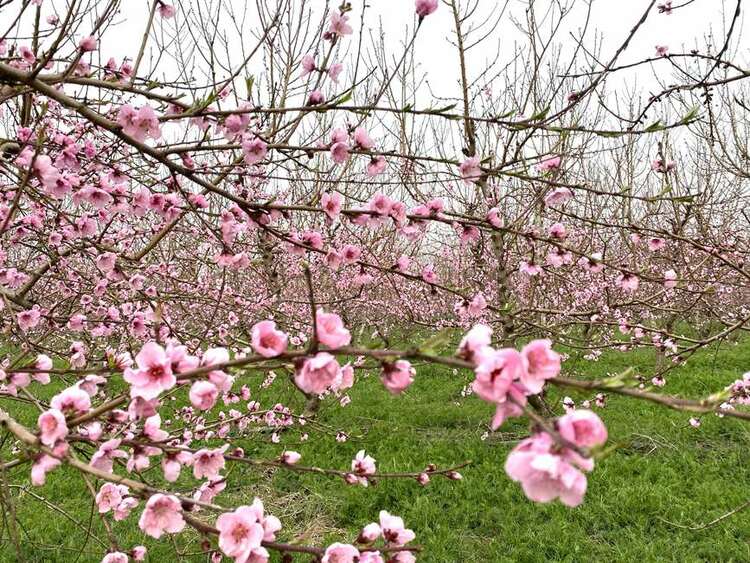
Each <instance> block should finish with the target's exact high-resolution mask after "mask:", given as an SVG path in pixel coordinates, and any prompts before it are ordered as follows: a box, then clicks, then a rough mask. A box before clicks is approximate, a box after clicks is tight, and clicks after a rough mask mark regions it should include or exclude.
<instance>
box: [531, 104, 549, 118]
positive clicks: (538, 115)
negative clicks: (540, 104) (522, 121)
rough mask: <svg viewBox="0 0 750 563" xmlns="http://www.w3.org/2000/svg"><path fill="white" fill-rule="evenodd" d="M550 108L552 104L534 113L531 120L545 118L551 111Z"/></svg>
mask: <svg viewBox="0 0 750 563" xmlns="http://www.w3.org/2000/svg"><path fill="white" fill-rule="evenodd" d="M549 108H550V106H547V107H546V108H544V109H543V110H541V111H538V112H536V113H535V114H534V115H532V116H531V117H530V118H529V121H539V120H541V119H544V118H545V117H547V114H548V113H549Z"/></svg>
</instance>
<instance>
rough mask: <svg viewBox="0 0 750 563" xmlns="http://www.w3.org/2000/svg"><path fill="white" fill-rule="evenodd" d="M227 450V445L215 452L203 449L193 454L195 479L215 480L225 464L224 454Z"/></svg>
mask: <svg viewBox="0 0 750 563" xmlns="http://www.w3.org/2000/svg"><path fill="white" fill-rule="evenodd" d="M228 448H229V445H228V444H225V445H224V446H222V447H221V448H217V449H215V450H209V449H207V448H203V449H200V450H198V451H197V452H195V453H194V454H193V475H194V476H195V478H196V479H204V478H205V479H211V480H214V479H216V478H217V477H218V476H219V472H220V471H221V470H222V469H224V465H225V464H226V460H225V459H224V453H225V452H226V451H227V449H228Z"/></svg>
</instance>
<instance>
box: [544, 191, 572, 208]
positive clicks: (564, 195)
mask: <svg viewBox="0 0 750 563" xmlns="http://www.w3.org/2000/svg"><path fill="white" fill-rule="evenodd" d="M572 197H573V192H571V191H570V189H569V188H565V187H561V188H555V189H554V190H552V191H551V192H550V193H548V194H547V195H546V196H545V198H544V205H546V206H547V207H553V206H555V205H562V204H563V203H565V202H566V201H568V200H569V199H570V198H572Z"/></svg>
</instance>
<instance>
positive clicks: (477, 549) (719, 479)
mask: <svg viewBox="0 0 750 563" xmlns="http://www.w3.org/2000/svg"><path fill="white" fill-rule="evenodd" d="M653 362H654V358H653V354H652V353H649V352H648V351H643V352H638V353H628V354H623V353H619V352H614V351H613V352H608V353H606V354H605V355H604V356H603V357H602V358H601V359H600V360H599V361H597V362H591V361H586V360H583V359H582V358H577V357H575V356H573V357H571V358H570V359H568V360H567V361H566V362H565V363H564V367H563V369H564V373H565V374H567V375H572V374H576V375H580V376H585V377H603V376H605V375H606V374H607V373H614V372H619V371H622V370H624V369H625V368H627V367H634V368H635V369H636V370H638V371H640V372H641V373H644V374H647V373H649V370H650V369H651V368H652V366H653ZM748 369H750V342H749V341H744V342H743V343H741V344H739V345H729V344H726V343H725V344H722V345H721V348H716V347H714V348H712V349H709V350H705V351H703V352H701V353H700V354H698V355H696V356H695V357H693V358H692V359H691V361H690V363H689V364H688V365H687V366H686V367H683V368H680V369H678V370H676V371H675V372H673V373H672V374H671V375H670V376H669V378H668V384H667V386H666V387H665V388H664V392H668V393H675V394H682V395H685V396H692V397H699V396H702V395H706V394H708V393H709V392H712V391H715V390H717V389H719V388H721V387H723V386H725V385H727V384H729V383H731V382H732V381H733V380H734V379H736V378H738V377H740V376H741V375H742V373H743V372H744V371H747V370H748ZM250 377H251V378H253V380H255V381H257V377H258V376H250ZM470 380H471V377H470V374H469V373H453V372H452V370H446V369H436V368H433V367H427V366H424V367H420V368H418V372H417V379H416V382H415V383H414V385H413V386H412V387H411V388H410V389H409V391H408V392H407V393H405V394H404V395H403V396H401V397H392V396H391V395H389V394H388V393H387V392H386V391H385V390H384V389H383V388H382V386H381V384H380V383H379V381H378V379H377V377H375V376H374V375H370V376H369V377H367V376H365V377H361V378H360V380H359V381H358V383H357V384H356V385H355V387H354V389H353V390H352V393H351V398H352V402H351V404H349V405H348V406H346V407H340V406H338V405H336V404H331V401H330V400H329V402H327V403H326V404H325V405H324V406H323V409H322V410H321V413H320V415H319V417H318V423H319V428H323V429H324V430H317V431H313V430H312V429H310V428H305V429H303V430H309V431H310V439H309V440H308V441H306V442H300V431H299V430H300V429H299V428H296V429H293V430H291V431H289V432H286V433H282V434H281V443H280V444H273V443H271V440H270V434H269V433H268V432H261V433H258V432H254V433H252V434H248V435H247V436H246V437H243V438H242V439H241V440H240V441H239V443H240V444H241V445H242V446H243V447H244V449H245V453H246V455H247V456H249V457H261V458H262V457H266V458H268V457H275V456H277V455H278V454H279V453H280V452H281V451H282V450H283V449H284V448H285V447H286V448H289V449H295V450H297V451H299V452H300V453H302V456H303V457H302V463H304V464H307V465H319V466H322V467H334V468H339V469H345V468H347V467H348V465H349V463H350V460H351V458H352V457H353V456H354V454H355V453H356V452H357V450H359V449H365V450H366V451H367V452H368V453H369V454H370V455H372V456H373V457H374V458H375V459H376V460H377V463H378V468H379V470H380V471H400V470H419V469H421V468H423V467H424V466H425V465H426V464H427V463H436V464H438V465H439V466H443V467H445V466H447V465H450V464H454V463H460V462H462V461H464V460H471V461H472V464H471V465H470V466H469V467H467V468H464V469H463V470H462V471H461V472H462V474H463V476H464V479H463V481H460V482H454V481H448V480H447V479H438V478H434V479H433V481H432V482H431V483H430V484H429V485H427V486H426V487H422V486H420V485H419V484H418V483H416V482H414V481H411V480H382V481H380V482H379V483H377V485H376V486H372V487H369V488H366V489H365V488H362V487H352V486H345V485H343V484H342V482H341V481H340V480H338V479H333V478H328V477H321V476H317V475H310V474H300V473H295V472H289V471H273V470H259V469H258V468H253V467H250V466H247V465H242V464H234V465H232V466H231V467H230V469H229V471H228V473H227V475H228V477H229V478H230V481H229V482H230V486H228V488H227V490H226V491H225V492H224V493H222V495H220V496H219V497H217V499H216V501H217V502H218V503H224V504H227V505H229V504H236V503H242V502H250V501H252V498H253V497H254V496H256V495H257V496H260V497H261V498H263V499H264V500H265V501H266V504H267V506H268V508H269V509H270V511H271V512H273V513H274V514H276V515H278V516H279V517H280V518H281V520H282V522H283V524H284V526H285V528H284V530H282V533H281V534H280V539H281V540H283V541H304V542H306V543H315V544H319V545H322V544H325V543H326V542H331V541H336V540H339V539H341V538H343V539H344V540H345V541H351V540H353V538H354V537H355V536H356V535H357V533H358V530H359V529H360V527H361V526H362V525H364V524H367V523H368V522H371V521H373V520H377V516H378V512H379V511H380V510H381V509H386V510H388V511H389V512H391V513H394V514H397V515H400V516H402V517H403V518H404V520H405V522H406V524H407V525H408V527H411V528H412V529H413V530H414V531H415V532H416V535H417V540H416V541H417V543H419V544H420V545H422V546H423V547H424V552H423V554H422V555H421V557H420V558H419V560H420V561H427V562H463V561H466V562H469V561H493V562H494V561H636V560H637V561H642V560H645V561H655V560H666V561H671V560H674V561H706V560H711V561H718V560H721V561H730V560H735V561H747V560H750V543H748V540H750V511H748V512H747V513H744V512H739V513H738V514H735V515H734V516H731V517H729V518H727V519H724V520H722V521H721V522H719V523H717V524H715V525H712V526H710V527H708V528H706V529H703V530H699V531H696V530H689V529H685V528H682V527H679V526H690V525H697V524H700V523H704V522H709V521H711V520H713V519H715V518H717V517H718V516H721V515H722V514H724V513H726V512H728V511H729V510H731V509H733V508H735V507H736V506H738V505H740V504H742V503H743V502H745V501H746V500H747V498H748V494H749V493H748V491H747V488H746V484H747V483H748V482H750V453H749V452H750V448H749V447H748V446H750V424H748V423H742V422H740V421H737V420H730V419H719V418H718V417H716V416H714V415H710V416H704V417H703V419H702V425H701V426H700V427H699V428H692V427H691V426H690V425H689V424H688V419H689V417H690V415H689V414H687V413H681V412H674V411H668V410H666V409H664V408H660V407H655V406H652V405H649V404H645V403H642V402H639V401H635V400H632V399H626V398H620V397H616V396H610V397H609V399H608V401H607V406H606V408H604V409H599V410H598V412H599V414H600V415H601V416H602V418H603V419H604V421H605V422H606V424H607V426H608V428H609V432H610V444H618V445H619V448H618V449H617V450H616V451H615V452H614V453H612V454H611V455H609V456H608V457H606V458H605V459H602V460H600V461H599V462H598V464H597V467H596V469H595V470H594V472H593V473H592V474H591V475H590V478H589V490H588V492H587V495H586V500H585V502H584V504H583V505H581V506H580V507H578V508H575V509H569V508H566V507H564V506H562V505H559V504H551V505H536V504H533V503H531V502H530V501H528V500H526V499H525V497H524V496H523V494H522V492H521V489H520V488H519V486H517V485H516V484H515V483H512V482H511V481H510V480H509V479H508V478H507V477H506V475H505V472H504V470H503V463H504V460H505V457H506V455H507V453H508V452H509V451H510V449H511V448H512V447H513V446H514V444H515V443H516V442H517V441H518V440H519V439H521V438H523V437H524V436H525V435H526V434H527V432H528V426H527V423H526V422H525V421H524V420H522V419H515V420H512V421H510V422H508V423H506V424H505V425H504V426H503V427H502V429H501V430H502V431H501V432H496V433H494V434H491V435H490V436H489V437H486V436H485V437H483V435H484V434H485V432H486V430H487V423H488V422H489V420H490V418H491V415H492V408H491V407H490V406H489V405H487V404H485V403H482V402H481V401H479V400H478V399H477V398H476V397H473V396H469V397H463V396H462V395H461V390H462V388H463V387H464V386H465V385H466V384H468V383H469V382H470ZM570 396H571V397H573V398H574V399H575V400H576V401H577V402H579V401H580V400H582V399H586V398H590V396H584V395H576V394H574V393H570ZM254 398H256V399H258V400H260V401H261V403H262V404H263V405H264V407H268V406H272V404H267V403H268V402H269V401H272V400H280V401H282V402H283V401H288V403H289V404H295V402H297V403H298V399H297V397H296V395H295V394H294V393H293V392H292V391H291V390H290V389H289V384H288V382H287V381H286V380H284V378H282V377H279V378H278V379H277V380H276V381H275V382H274V383H273V384H272V385H271V387H270V388H268V389H262V390H260V391H258V392H257V393H256V395H255V396H254ZM560 398H561V396H560V395H559V394H556V393H552V395H551V396H550V397H549V400H550V402H551V403H552V404H554V405H555V409H556V410H557V411H559V410H560V405H559V400H560ZM0 405H2V406H3V408H6V409H13V410H14V411H15V412H18V409H19V407H18V405H17V404H15V403H14V404H9V403H8V402H7V400H0ZM34 417H35V415H34V412H33V411H31V410H29V409H25V412H24V413H23V414H22V415H21V418H24V419H25V420H26V422H28V421H29V420H33V418H34ZM338 430H345V431H347V432H348V433H349V434H350V438H349V440H348V441H347V442H345V443H340V442H338V441H336V439H335V434H336V431H338ZM483 438H484V439H483ZM1 451H2V456H3V459H6V460H7V459H8V458H9V456H10V451H9V443H8V442H6V443H4V445H3V448H2V450H1ZM152 465H154V466H156V467H155V468H154V469H153V470H149V471H147V472H146V478H147V479H148V480H149V482H152V483H157V484H158V482H159V474H160V469H159V468H158V463H157V462H156V460H154V462H153V464H152ZM28 470H29V468H28V466H23V467H21V468H17V469H13V470H10V471H9V472H8V473H9V475H8V477H9V481H10V482H11V483H17V484H20V483H28ZM187 473H188V472H187V471H183V475H185V477H183V478H181V481H180V482H179V485H180V487H181V490H182V491H184V492H185V493H189V491H190V490H191V489H192V488H193V487H194V486H195V483H196V482H195V480H193V479H192V476H187ZM11 493H12V495H13V497H14V500H15V503H14V504H15V509H16V511H17V512H18V516H19V519H20V522H21V524H22V527H21V529H19V534H20V536H21V538H22V550H23V553H24V556H25V558H26V560H27V561H75V560H77V561H95V562H98V561H99V560H100V559H101V557H102V554H103V553H104V551H105V548H104V547H103V546H102V544H101V543H99V542H104V544H107V535H106V532H105V530H104V528H103V527H102V525H101V524H100V523H99V522H98V517H97V516H96V515H95V514H93V512H92V503H91V499H90V497H89V496H88V495H87V493H85V489H84V488H83V487H82V482H81V480H80V477H78V476H77V475H75V474H74V473H72V472H70V471H69V470H63V469H58V470H56V471H55V472H54V473H52V474H50V476H49V477H48V481H47V484H46V485H45V486H44V487H39V488H33V487H23V488H13V489H12V490H11ZM32 493H33V495H37V496H36V497H35V496H33V495H32ZM42 499H48V501H49V502H53V503H55V505H56V506H58V507H59V508H60V509H61V510H62V511H63V512H64V514H63V513H61V512H56V511H51V510H50V509H49V508H45V501H44V500H42ZM139 514H140V509H136V511H134V512H133V514H131V516H130V518H129V519H128V520H127V521H125V522H115V523H113V530H114V532H115V534H116V536H117V537H118V539H119V541H120V544H121V547H122V548H124V550H125V549H127V548H130V547H132V546H134V545H137V544H139V543H143V544H145V545H146V546H147V547H148V548H149V552H150V559H149V560H150V561H176V560H182V561H205V560H206V557H205V555H203V556H201V555H199V554H198V552H200V545H199V542H200V538H199V537H198V536H197V534H194V533H185V534H182V535H181V536H179V537H177V538H175V539H174V540H172V539H163V540H162V541H160V542H158V541H154V540H150V539H148V538H145V537H144V536H142V535H141V534H140V533H139V531H138V529H137V520H138V516H139ZM89 528H90V530H91V535H90V536H88V534H87V533H86V532H85V531H84V530H87V529H89ZM87 536H88V537H87ZM8 537H9V536H8V530H7V528H4V530H3V538H4V539H5V541H4V542H3V544H2V546H0V560H2V561H13V560H15V550H14V549H13V548H12V546H11V545H10V543H8V541H7V538H8ZM79 552H81V554H80V556H77V554H78V553H79ZM178 553H179V554H183V555H180V556H179V557H178V555H177V554H178ZM300 561H302V559H300Z"/></svg>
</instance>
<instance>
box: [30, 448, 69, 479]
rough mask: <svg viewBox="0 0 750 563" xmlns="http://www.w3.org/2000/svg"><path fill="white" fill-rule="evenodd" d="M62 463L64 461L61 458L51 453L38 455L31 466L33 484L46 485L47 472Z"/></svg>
mask: <svg viewBox="0 0 750 563" xmlns="http://www.w3.org/2000/svg"><path fill="white" fill-rule="evenodd" d="M60 463H62V462H61V461H60V460H59V459H57V458H55V457H53V456H51V455H47V454H42V455H40V456H38V457H37V458H36V459H35V460H34V463H33V465H32V466H31V484H32V485H34V486H35V487H41V486H42V485H44V483H45V481H46V479H47V473H49V472H50V471H52V470H53V469H54V468H55V467H57V466H58V465H60Z"/></svg>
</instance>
